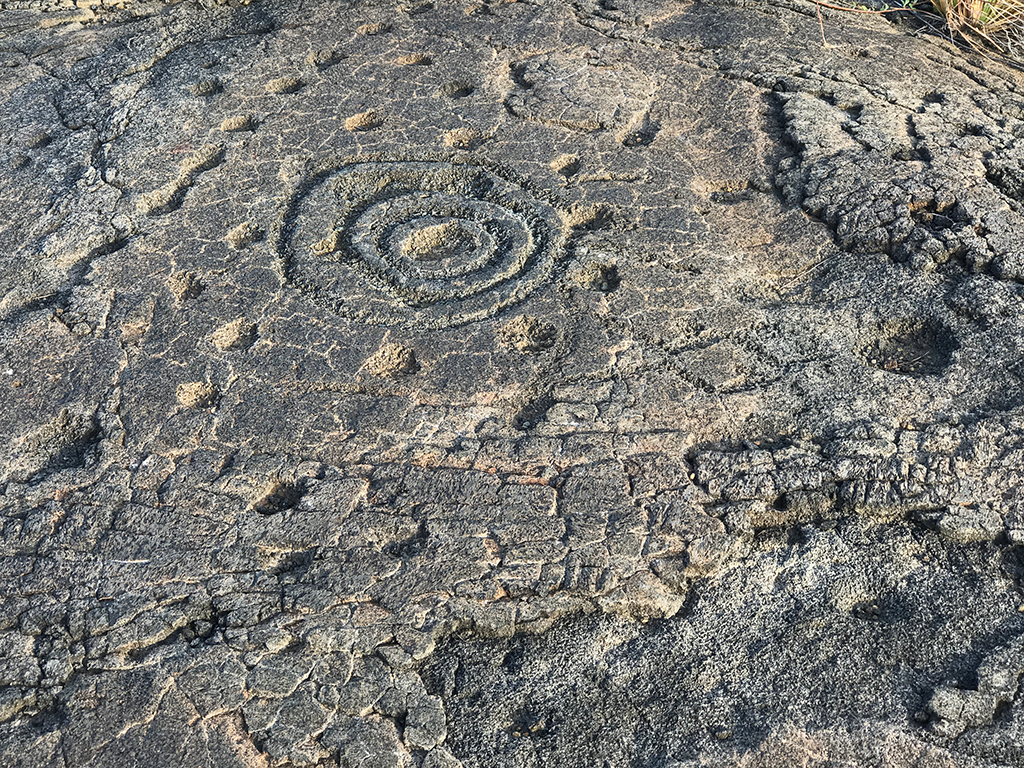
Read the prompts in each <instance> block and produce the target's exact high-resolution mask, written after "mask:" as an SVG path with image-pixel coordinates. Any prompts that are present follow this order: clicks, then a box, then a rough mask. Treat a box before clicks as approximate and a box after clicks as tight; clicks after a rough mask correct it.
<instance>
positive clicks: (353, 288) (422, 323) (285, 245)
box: [274, 155, 564, 330]
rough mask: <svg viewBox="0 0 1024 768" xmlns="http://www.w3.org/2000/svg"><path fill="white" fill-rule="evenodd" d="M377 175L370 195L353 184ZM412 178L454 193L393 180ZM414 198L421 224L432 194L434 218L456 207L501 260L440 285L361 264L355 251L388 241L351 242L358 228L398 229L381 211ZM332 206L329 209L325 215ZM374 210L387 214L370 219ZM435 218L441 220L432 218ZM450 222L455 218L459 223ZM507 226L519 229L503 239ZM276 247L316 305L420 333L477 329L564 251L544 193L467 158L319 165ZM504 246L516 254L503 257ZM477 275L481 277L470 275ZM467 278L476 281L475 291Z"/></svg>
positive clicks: (282, 224) (376, 158) (378, 261)
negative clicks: (329, 240)
mask: <svg viewBox="0 0 1024 768" xmlns="http://www.w3.org/2000/svg"><path fill="white" fill-rule="evenodd" d="M375 172H376V173H379V175H380V177H381V179H382V181H381V183H380V184H378V185H377V187H376V188H375V187H374V185H372V184H362V182H361V181H360V179H361V176H365V177H366V178H367V179H370V178H371V177H372V176H373V174H374V173H375ZM403 174H405V176H403ZM417 175H418V178H420V179H422V180H423V183H424V184H425V185H427V186H428V187H429V186H430V185H432V184H436V185H438V186H442V185H443V184H450V185H454V188H457V189H456V190H455V191H456V194H453V189H452V188H447V189H444V190H442V189H440V188H438V189H433V190H431V189H425V190H417V189H414V188H413V187H411V186H409V183H404V184H403V183H402V182H401V179H402V178H406V177H408V178H417ZM395 178H398V179H399V181H397V182H396V181H394V179H395ZM410 183H411V182H410ZM328 187H329V188H330V189H328ZM463 188H464V189H463ZM459 189H463V191H462V192H461V193H460V192H458V190H459ZM417 192H422V193H423V194H424V200H425V204H424V207H423V211H422V215H423V217H424V218H429V217H431V216H433V212H432V209H431V206H430V205H429V201H430V196H431V195H432V194H436V195H437V200H438V201H439V202H438V205H439V206H440V208H441V209H442V213H443V210H444V205H448V206H449V207H450V209H451V210H453V211H456V212H457V211H458V210H460V206H461V210H465V211H475V212H476V214H475V215H476V216H477V219H478V220H475V221H474V222H473V226H476V227H483V229H484V230H486V234H487V237H486V238H482V241H483V242H486V243H488V244H490V245H491V246H495V247H496V249H497V250H498V251H500V252H498V253H495V254H486V253H485V254H481V255H478V256H477V257H476V260H477V262H479V264H475V266H474V267H473V269H468V268H464V269H460V268H457V267H456V268H454V269H452V270H451V272H450V274H449V275H447V277H446V276H443V275H441V276H439V275H437V274H428V275H426V276H424V275H422V274H408V273H402V269H403V267H402V265H401V264H398V265H397V266H396V262H400V261H401V260H396V259H395V258H394V254H393V253H378V254H376V257H374V258H367V256H366V254H365V252H361V251H360V248H366V247H368V246H367V244H366V241H368V240H369V241H372V243H373V244H375V245H376V244H378V243H380V242H386V241H387V237H386V236H384V235H381V234H380V232H377V234H376V235H374V237H373V238H365V237H364V238H363V240H361V241H360V243H361V244H356V243H354V242H353V237H354V235H353V228H354V227H356V226H362V227H364V229H365V227H366V226H367V224H366V221H367V220H368V219H369V220H371V221H372V219H373V218H374V217H375V216H377V218H380V219H381V220H382V221H383V222H384V224H382V225H381V226H384V225H387V226H388V227H391V229H392V230H395V229H397V228H400V227H401V226H403V222H404V220H402V219H401V218H399V219H398V220H397V221H388V220H387V219H386V209H385V208H383V207H382V206H386V205H387V204H388V202H389V201H392V200H396V199H398V198H400V197H403V196H404V197H408V196H410V195H413V194H415V193H417ZM459 194H463V197H464V200H463V202H462V203H460V204H459V205H456V204H455V202H453V201H455V200H456V198H457V197H458V195H459ZM317 198H320V199H321V200H322V202H321V204H320V205H319V206H317V205H315V202H316V200H317ZM442 198H444V199H443V200H442ZM332 200H333V201H334V203H333V206H334V207H333V209H332V210H327V209H328V208H331V205H330V204H329V201H332ZM489 207H493V208H494V215H491V216H488V215H486V212H487V210H488V209H489ZM378 208H380V209H381V210H384V211H385V213H384V214H380V215H378V213H377V211H376V209H378ZM441 218H444V216H441V217H440V218H438V220H440V219H441ZM449 218H455V219H456V220H458V217H457V216H453V217H449ZM467 220H468V219H467ZM311 222H312V223H311ZM359 222H362V223H361V224H359ZM510 222H511V223H510ZM512 223H514V224H517V225H518V227H520V228H521V229H519V230H517V231H515V232H509V231H508V228H509V227H510V226H513V224H512ZM488 227H490V229H488ZM332 230H334V231H338V232H339V233H340V237H339V247H338V249H337V251H336V252H335V253H333V254H331V255H330V256H329V257H324V256H315V255H312V253H311V250H310V246H309V243H310V242H312V241H313V240H314V237H313V236H314V235H315V234H319V235H320V236H321V237H323V236H326V235H328V234H329V233H330V231H332ZM381 238H384V239H383V240H382V239H381ZM274 240H275V243H276V246H277V252H278V257H279V269H280V271H281V274H282V276H283V277H284V279H285V281H286V282H288V283H289V284H290V285H292V286H293V287H295V288H297V289H298V290H299V291H300V292H301V293H303V294H305V295H306V296H308V297H310V298H311V299H313V300H314V301H315V302H316V303H318V304H320V305H321V306H324V307H326V308H328V309H330V310H333V311H335V312H337V313H338V314H340V315H342V316H345V317H348V318H350V319H354V320H359V321H362V322H367V323H370V324H376V325H388V326H407V327H411V328H416V329H428V330H429V329H438V328H448V327H454V326H459V325H464V324H466V323H471V322H475V321H479V320H482V319H484V318H486V317H490V316H492V315H495V314H498V313H499V312H502V311H504V310H505V309H507V308H508V307H511V306H513V305H514V304H517V303H519V302H521V301H523V300H524V299H526V298H527V296H529V295H530V294H531V293H533V292H534V291H535V290H537V289H538V288H539V287H540V286H542V285H544V284H546V283H547V282H549V279H550V277H551V274H552V273H553V271H554V269H555V267H556V265H557V263H558V261H559V260H560V259H561V258H562V256H563V252H564V234H563V228H562V223H561V217H560V214H559V212H558V208H557V207H556V204H555V203H553V202H550V201H549V199H548V197H547V195H545V194H544V193H543V192H540V191H537V190H535V189H534V188H532V187H531V186H530V185H529V184H528V182H525V181H523V180H521V179H519V178H517V177H516V176H515V174H513V173H512V172H510V171H509V170H507V169H504V168H502V167H501V166H497V165H494V164H492V163H488V162H486V161H483V160H480V159H479V158H475V157H471V156H466V155H457V156H447V155H446V156H427V157H423V156H414V157H399V158H395V157H394V156H380V155H370V156H361V157H360V156H357V157H348V158H329V159H327V160H324V161H323V162H321V163H319V164H317V165H316V166H314V167H313V168H312V170H311V171H310V172H309V173H308V174H307V175H306V177H305V178H304V180H303V181H302V182H301V183H300V184H299V186H298V188H297V189H295V191H294V193H293V194H292V196H291V199H290V201H289V203H288V205H287V207H286V209H285V211H284V214H283V215H282V217H281V219H280V220H279V222H278V226H277V231H276V232H275V238H274ZM509 243H512V244H513V245H516V246H517V248H518V250H515V252H514V253H509V252H508V251H509V250H512V249H511V248H510V246H509ZM502 249H504V250H502ZM471 261H472V260H471ZM481 265H482V266H481ZM477 268H479V270H480V271H479V274H476V273H474V271H473V270H474V269H477ZM424 272H430V270H424ZM475 276H476V277H479V280H478V281H477V282H476V283H474V278H475ZM446 280H448V281H449V283H450V284H446V282H445V281H446Z"/></svg>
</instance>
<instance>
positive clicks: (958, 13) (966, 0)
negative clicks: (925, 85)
mask: <svg viewBox="0 0 1024 768" xmlns="http://www.w3.org/2000/svg"><path fill="white" fill-rule="evenodd" d="M815 5H816V6H818V8H819V11H818V21H819V23H820V22H821V11H820V9H821V8H831V9H833V10H837V11H848V12H850V13H865V14H883V13H899V12H901V11H909V12H911V13H914V14H923V15H924V16H925V17H934V18H938V19H939V20H940V21H941V24H942V26H943V27H944V29H943V30H941V31H943V32H947V33H948V34H949V36H950V38H951V39H956V38H959V39H960V40H962V41H965V42H966V43H967V44H969V45H970V46H971V47H972V48H974V49H975V50H976V51H978V52H979V53H981V54H983V55H990V54H992V53H997V54H1001V55H1002V56H1003V57H1005V58H1007V59H1011V60H1013V61H1015V62H1017V63H1018V64H1020V63H1024V0H903V1H902V2H899V3H898V4H897V5H894V6H889V5H888V4H886V5H885V6H884V7H883V8H881V9H878V10H876V9H871V8H866V7H864V6H862V5H860V4H859V3H858V4H857V5H856V6H847V5H835V4H832V3H827V2H823V1H822V0H815ZM919 18H920V16H919ZM929 26H931V25H930V24H929ZM933 29H936V27H933ZM937 31H940V30H938V29H937ZM824 34H825V30H824V26H822V38H823V39H824Z"/></svg>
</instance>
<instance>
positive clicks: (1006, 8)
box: [931, 0, 1024, 60]
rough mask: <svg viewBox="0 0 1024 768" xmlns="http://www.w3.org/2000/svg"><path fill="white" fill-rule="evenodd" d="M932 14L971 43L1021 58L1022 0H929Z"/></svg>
mask: <svg viewBox="0 0 1024 768" xmlns="http://www.w3.org/2000/svg"><path fill="white" fill-rule="evenodd" d="M931 6H932V9H933V10H934V13H935V15H937V16H939V17H941V18H942V19H943V21H945V23H946V27H947V28H948V29H949V32H950V34H951V35H957V36H959V37H961V38H963V39H964V40H966V41H967V42H968V43H970V44H971V45H972V46H974V47H978V45H979V43H984V44H987V45H989V46H991V47H992V48H994V49H995V50H996V51H998V52H999V53H1001V54H1003V55H1005V56H1010V57H1012V58H1015V59H1018V60H1021V58H1022V57H1021V54H1022V53H1024V0H931Z"/></svg>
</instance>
